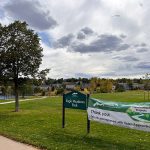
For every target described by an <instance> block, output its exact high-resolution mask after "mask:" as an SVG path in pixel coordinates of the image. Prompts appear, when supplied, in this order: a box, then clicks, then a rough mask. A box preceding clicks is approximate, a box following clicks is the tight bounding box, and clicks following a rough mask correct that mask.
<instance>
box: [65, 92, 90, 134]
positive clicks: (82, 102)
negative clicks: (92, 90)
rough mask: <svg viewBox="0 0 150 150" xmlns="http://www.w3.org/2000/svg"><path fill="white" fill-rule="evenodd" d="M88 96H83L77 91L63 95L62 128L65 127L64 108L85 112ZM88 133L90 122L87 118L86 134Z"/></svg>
mask: <svg viewBox="0 0 150 150" xmlns="http://www.w3.org/2000/svg"><path fill="white" fill-rule="evenodd" d="M88 98H89V94H88V95H85V94H83V93H81V92H78V91H72V92H69V93H67V94H63V104H62V128H64V127H65V108H71V109H81V110H87V105H88ZM89 131H90V120H89V119H88V116H87V133H89Z"/></svg>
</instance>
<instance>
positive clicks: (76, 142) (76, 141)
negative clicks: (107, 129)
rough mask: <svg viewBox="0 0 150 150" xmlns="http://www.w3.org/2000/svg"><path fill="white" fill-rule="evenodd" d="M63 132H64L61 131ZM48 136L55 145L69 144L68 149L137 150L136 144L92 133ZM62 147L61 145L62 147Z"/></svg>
mask: <svg viewBox="0 0 150 150" xmlns="http://www.w3.org/2000/svg"><path fill="white" fill-rule="evenodd" d="M61 133H62V132H61ZM47 138H49V139H51V142H52V143H55V145H59V147H60V146H62V147H63V146H64V145H66V146H67V145H68V148H67V147H66V149H87V148H88V149H89V150H91V149H98V150H109V149H110V150H135V149H137V147H136V145H135V146H133V145H128V144H125V143H121V142H118V143H117V142H114V141H109V140H107V139H102V138H101V137H99V138H96V137H92V136H90V135H85V136H81V135H79V136H78V135H72V134H71V133H66V132H65V133H62V134H60V133H58V132H57V133H55V134H53V135H52V134H50V135H48V134H47ZM60 148H61V147H60Z"/></svg>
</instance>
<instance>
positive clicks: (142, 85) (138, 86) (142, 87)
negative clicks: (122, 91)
mask: <svg viewBox="0 0 150 150" xmlns="http://www.w3.org/2000/svg"><path fill="white" fill-rule="evenodd" d="M132 86H133V89H140V90H144V84H139V83H133V85H132Z"/></svg>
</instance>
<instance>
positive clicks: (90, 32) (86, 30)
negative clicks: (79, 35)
mask: <svg viewBox="0 0 150 150" xmlns="http://www.w3.org/2000/svg"><path fill="white" fill-rule="evenodd" d="M81 31H82V32H83V33H84V34H86V35H89V34H93V33H94V31H93V30H92V29H91V28H89V27H84V28H83V29H81Z"/></svg>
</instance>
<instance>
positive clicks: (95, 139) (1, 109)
mask: <svg viewBox="0 0 150 150" xmlns="http://www.w3.org/2000/svg"><path fill="white" fill-rule="evenodd" d="M122 94H123V95H124V93H122ZM126 94H127V97H128V95H129V93H126ZM130 94H134V93H130ZM104 95H105V97H103V98H106V99H108V95H107V94H104ZM106 95H107V96H106ZM109 96H110V95H109ZM92 97H96V98H97V97H99V96H98V95H93V96H92ZM100 97H101V96H100ZM110 97H111V100H113V99H114V98H113V97H112V96H110ZM119 97H120V101H125V100H126V101H128V100H129V99H130V98H129V99H128V98H126V99H125V97H124V96H120V94H119ZM119 97H118V98H117V100H118V101H119ZM138 97H139V96H137V95H135V98H133V99H134V100H136V98H138ZM115 99H116V96H115ZM137 100H138V101H142V99H141V100H140V99H137ZM61 104H62V98H61V97H59V98H58V97H56V98H54V97H53V98H47V99H44V100H39V101H30V102H21V111H20V112H19V113H15V112H12V110H14V104H8V105H0V134H2V135H5V136H8V137H11V138H14V139H16V140H19V141H22V142H25V143H29V144H32V145H35V146H38V147H41V148H46V149H52V150H53V149H60V150H61V149H64V150H66V149H90V150H91V149H98V150H109V149H111V150H134V149H136V150H149V149H150V133H147V132H143V131H137V130H131V129H126V128H121V127H115V126H110V125H105V124H100V123H97V122H91V133H90V134H89V135H87V134H86V117H87V116H86V112H85V111H80V110H71V109H66V128H65V129H62V128H61V116H62V113H61Z"/></svg>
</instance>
